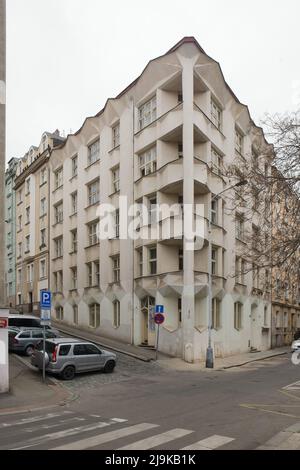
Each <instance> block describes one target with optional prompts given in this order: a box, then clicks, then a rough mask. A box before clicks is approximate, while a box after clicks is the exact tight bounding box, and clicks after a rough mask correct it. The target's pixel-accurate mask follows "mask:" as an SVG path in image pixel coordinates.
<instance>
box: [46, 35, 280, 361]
mask: <svg viewBox="0 0 300 470" xmlns="http://www.w3.org/2000/svg"><path fill="white" fill-rule="evenodd" d="M261 141H262V142H264V137H263V135H262V131H261V130H260V129H259V128H257V127H256V126H255V125H254V123H253V121H252V120H251V117H250V115H249V111H248V108H247V107H246V106H245V105H243V104H241V103H240V102H239V101H238V99H237V98H236V96H235V95H234V93H233V92H232V91H231V89H230V88H229V86H228V85H227V83H226V82H225V81H224V77H223V74H222V71H221V69H220V66H219V64H218V63H217V62H215V61H214V60H213V59H211V58H210V57H208V56H207V55H206V54H205V52H204V51H203V50H202V48H201V47H200V46H199V44H198V43H197V41H196V40H195V39H194V38H184V39H183V40H182V41H180V43H178V44H177V45H175V46H174V47H173V48H172V49H171V50H170V51H169V52H168V53H167V54H165V55H163V56H162V57H159V58H157V59H154V60H152V61H151V62H149V64H148V65H147V67H146V68H145V70H144V71H143V73H142V75H141V76H140V77H139V78H138V79H137V80H135V81H134V82H133V83H132V84H131V85H129V86H128V87H127V88H126V89H125V90H124V91H123V92H122V93H120V95H118V96H117V97H116V98H115V99H109V100H108V101H107V103H106V106H105V108H104V109H103V110H101V111H100V112H99V113H98V114H97V115H96V116H95V117H91V118H88V119H86V121H85V122H84V124H83V126H82V128H81V129H80V130H79V131H78V132H77V133H76V134H74V135H70V136H68V138H67V140H66V142H65V143H64V144H63V145H62V146H61V147H60V148H58V149H56V150H55V151H53V152H52V155H51V158H50V166H51V176H50V178H51V189H50V192H51V196H52V200H51V222H50V243H51V268H50V271H51V289H52V291H53V293H54V294H53V312H52V314H53V317H54V318H56V319H57V320H58V321H62V322H64V323H68V324H72V325H76V326H77V327H78V328H80V329H86V330H92V331H95V332H96V333H98V334H99V335H102V336H106V337H111V338H115V339H118V340H120V341H123V342H131V343H133V344H136V345H142V344H143V345H149V346H154V344H155V325H154V321H153V307H154V305H155V304H160V305H164V308H165V316H166V321H165V323H164V324H163V326H162V328H161V333H160V344H159V349H160V351H162V352H164V353H167V354H170V355H172V356H178V357H183V358H184V359H185V360H186V361H189V362H192V361H196V360H200V359H203V358H204V357H205V353H206V348H207V344H208V325H209V315H208V302H209V297H208V273H209V259H210V258H211V266H212V274H213V300H212V309H213V347H214V351H215V355H216V356H226V355H231V354H235V353H239V352H245V351H249V350H250V349H251V348H252V349H261V350H266V349H268V348H269V347H270V343H271V334H270V327H271V304H270V296H269V294H268V293H265V292H264V291H263V290H262V288H261V285H260V284H259V282H260V281H259V279H253V276H252V274H251V272H249V273H247V274H246V273H245V274H243V271H244V269H243V268H244V267H245V260H244V259H243V247H244V240H243V237H244V232H245V231H246V230H248V229H251V227H252V226H251V223H250V222H249V221H248V220H247V219H246V218H244V214H243V212H244V210H245V209H244V208H243V207H241V208H240V209H239V210H238V211H234V212H233V211H231V212H230V211H229V209H230V200H229V199H228V198H227V197H226V194H224V195H222V196H221V197H219V198H218V199H216V201H215V200H213V199H212V198H213V195H217V194H219V193H220V192H222V191H223V190H224V189H225V188H226V186H225V181H224V179H223V178H222V176H221V171H220V169H221V166H223V165H225V166H226V165H227V164H229V163H231V162H232V160H233V159H234V158H237V159H238V158H247V156H248V155H249V154H251V151H252V148H253V146H255V145H257V148H260V147H261V145H260V144H261ZM229 192H230V195H231V196H233V191H232V190H231V191H229ZM120 196H123V197H124V196H126V197H127V200H128V206H130V205H131V204H132V203H137V204H141V203H143V204H144V205H145V206H146V207H147V213H148V214H149V215H150V218H149V219H148V220H145V221H144V222H142V223H141V224H140V227H139V231H140V234H142V233H143V231H144V229H146V228H149V227H152V229H153V230H154V231H155V230H157V232H156V233H157V235H156V237H154V239H152V240H149V239H148V240H147V239H146V240H143V239H142V236H140V237H139V238H138V239H137V240H135V241H133V240H132V239H130V238H127V239H123V238H124V237H122V236H121V234H120V227H121V226H122V223H121V222H122V220H123V219H124V218H125V219H126V218H127V213H124V212H123V213H122V209H121V199H120ZM109 203H110V204H112V205H113V206H114V207H115V208H116V211H115V212H114V214H113V215H112V217H114V233H113V234H112V235H111V237H110V239H106V240H100V242H99V240H98V238H97V222H98V220H99V208H100V209H101V207H104V204H109ZM160 204H168V205H171V204H177V205H179V206H182V205H185V204H188V205H196V204H201V205H202V206H201V207H203V208H204V214H203V216H204V218H202V222H203V224H204V237H203V238H202V237H201V234H198V235H199V236H197V237H196V242H197V243H196V249H195V251H190V250H188V243H187V242H188V240H187V239H186V237H185V238H183V237H182V231H180V229H178V227H177V226H176V227H177V228H176V227H175V224H174V217H173V216H168V217H167V218H165V219H164V218H163V217H160V216H159V217H160V218H159V220H157V217H156V213H157V205H160ZM183 207H185V206H183ZM209 207H210V208H211V218H212V227H213V229H212V251H211V253H210V256H209V253H208V230H207V225H208V224H207V217H208V214H209ZM118 209H119V210H118ZM225 209H226V210H225ZM184 210H185V209H184ZM194 217H195V219H197V217H198V216H196V215H195V216H194ZM200 218H201V216H200ZM252 220H253V222H254V223H255V214H253V219H252ZM187 223H188V218H187V215H186V214H185V221H184V224H187ZM165 224H170V226H171V232H172V233H171V235H166V234H165V232H164V230H163V229H162V228H163V227H164V226H165ZM138 233H139V232H138ZM236 271H241V274H240V275H238V276H235V273H236Z"/></svg>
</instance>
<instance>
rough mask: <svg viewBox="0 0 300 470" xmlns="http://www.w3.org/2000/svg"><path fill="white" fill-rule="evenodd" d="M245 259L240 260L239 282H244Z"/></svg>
mask: <svg viewBox="0 0 300 470" xmlns="http://www.w3.org/2000/svg"><path fill="white" fill-rule="evenodd" d="M246 269H247V267H246V261H245V260H244V259H242V260H241V282H242V284H245V276H246Z"/></svg>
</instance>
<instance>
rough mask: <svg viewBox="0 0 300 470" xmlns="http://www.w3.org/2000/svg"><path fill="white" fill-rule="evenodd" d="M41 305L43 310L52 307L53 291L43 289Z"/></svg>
mask: <svg viewBox="0 0 300 470" xmlns="http://www.w3.org/2000/svg"><path fill="white" fill-rule="evenodd" d="M40 307H41V310H50V309H51V292H50V291H49V290H41V298H40Z"/></svg>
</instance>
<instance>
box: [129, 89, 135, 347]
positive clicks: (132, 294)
mask: <svg viewBox="0 0 300 470" xmlns="http://www.w3.org/2000/svg"><path fill="white" fill-rule="evenodd" d="M131 103H132V204H134V198H135V191H134V189H135V188H134V118H135V116H134V100H133V97H132V100H131ZM127 236H128V234H127ZM131 306H132V311H131V344H132V345H134V312H135V302H134V240H132V290H131Z"/></svg>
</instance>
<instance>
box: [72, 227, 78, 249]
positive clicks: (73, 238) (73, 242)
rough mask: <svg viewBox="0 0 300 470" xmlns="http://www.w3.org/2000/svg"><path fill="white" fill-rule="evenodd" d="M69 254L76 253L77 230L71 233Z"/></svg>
mask: <svg viewBox="0 0 300 470" xmlns="http://www.w3.org/2000/svg"><path fill="white" fill-rule="evenodd" d="M71 250H72V251H71V252H72V253H77V229H75V230H72V231H71Z"/></svg>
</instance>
